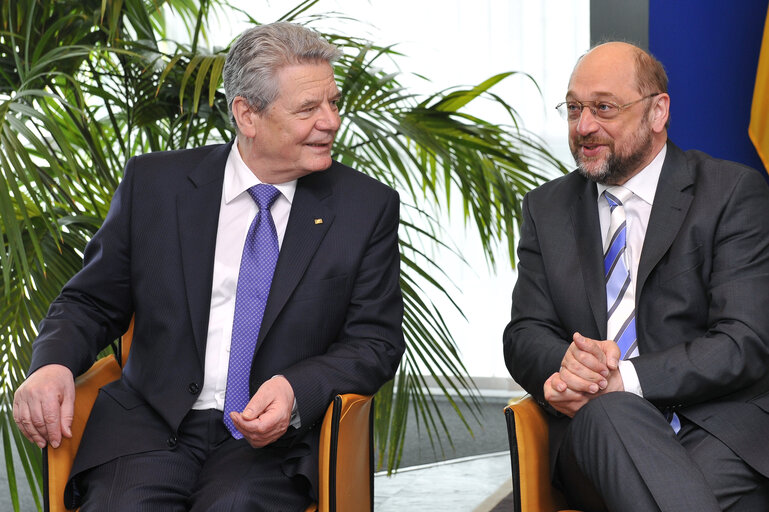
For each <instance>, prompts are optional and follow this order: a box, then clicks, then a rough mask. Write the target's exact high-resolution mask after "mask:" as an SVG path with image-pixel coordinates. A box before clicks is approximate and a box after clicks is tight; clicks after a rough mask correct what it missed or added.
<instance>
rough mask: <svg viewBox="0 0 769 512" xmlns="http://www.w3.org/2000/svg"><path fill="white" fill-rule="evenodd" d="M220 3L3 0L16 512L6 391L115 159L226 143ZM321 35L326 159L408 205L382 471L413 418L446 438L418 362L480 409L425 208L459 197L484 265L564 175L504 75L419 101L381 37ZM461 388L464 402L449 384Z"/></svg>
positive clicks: (3, 275) (91, 227) (1, 161)
mask: <svg viewBox="0 0 769 512" xmlns="http://www.w3.org/2000/svg"><path fill="white" fill-rule="evenodd" d="M317 1H318V0H304V1H303V2H302V3H300V4H299V5H297V6H296V7H295V8H294V9H292V10H291V11H290V12H288V13H287V14H286V15H284V16H283V17H281V19H282V20H288V21H300V22H303V23H307V24H310V25H312V24H313V23H314V22H315V21H317V19H318V18H320V17H321V15H318V14H315V15H313V14H310V13H309V12H310V10H312V8H313V7H314V6H315V4H316V3H317ZM225 7H227V6H226V3H225V0H201V2H200V4H199V5H196V4H195V3H194V2H190V1H189V0H163V1H160V0H155V1H153V2H150V1H147V0H16V1H15V2H4V3H3V4H2V8H1V11H0V173H2V177H1V178H0V229H1V230H2V250H0V264H1V265H2V272H0V287H1V288H2V293H3V299H4V300H3V301H2V303H0V313H1V315H0V365H1V369H2V375H3V376H4V378H3V379H2V381H0V430H1V431H2V438H3V447H4V451H5V455H6V470H7V473H8V477H9V484H10V491H11V499H12V501H13V504H14V507H15V508H16V509H18V507H19V501H18V487H17V484H16V481H17V475H16V474H15V469H14V465H13V463H12V460H11V454H12V453H13V450H16V452H17V453H18V455H19V458H20V460H21V464H22V467H23V470H24V472H25V476H26V479H27V480H28V481H29V482H30V487H31V488H32V490H33V496H34V497H35V500H36V502H37V506H38V508H39V507H40V497H39V489H40V488H41V477H40V474H41V456H40V451H39V450H38V449H37V447H36V446H34V445H32V444H31V443H28V442H27V441H26V440H24V439H23V438H22V437H21V435H20V434H19V433H18V431H17V430H16V428H15V427H14V425H13V419H12V415H11V405H12V398H13V392H14V390H15V389H16V387H17V386H18V385H19V384H20V382H21V381H22V380H23V378H24V372H25V370H26V368H27V367H28V364H29V359H30V353H31V342H32V340H33V339H34V337H35V333H36V327H35V326H36V324H37V322H38V321H39V320H40V319H41V318H42V317H43V316H44V314H45V312H46V309H47V307H48V304H49V303H50V302H51V300H53V299H54V297H55V296H56V294H57V293H58V291H59V290H60V289H61V287H62V286H63V284H64V283H65V282H66V280H67V279H68V278H69V277H70V276H71V275H72V274H73V273H74V272H76V271H77V269H78V268H79V265H80V258H81V255H82V251H83V248H84V246H85V244H86V242H87V241H88V239H89V238H90V237H91V235H93V233H94V232H95V230H96V229H97V228H98V227H99V225H100V224H101V222H102V220H103V218H104V216H105V214H106V212H107V209H108V206H109V201H110V197H111V195H112V193H113V192H114V189H115V187H116V186H117V183H118V181H119V179H120V176H121V173H122V169H123V166H124V164H125V162H126V160H127V159H128V158H129V157H130V156H132V155H133V154H137V153H142V152H148V151H157V150H165V149H176V148H183V147H191V146H197V145H202V144H205V143H212V142H219V141H226V140H229V139H230V138H231V137H232V136H233V132H232V128H231V127H230V125H229V121H228V116H227V106H226V102H225V99H224V94H223V93H222V91H221V88H220V83H221V71H222V66H223V64H224V58H225V55H226V49H222V50H218V51H212V50H210V49H209V48H207V47H206V46H204V45H203V44H202V43H203V42H204V41H205V40H206V25H207V19H208V16H209V15H210V14H211V13H212V12H213V11H214V10H215V9H222V8H225ZM169 13H173V14H174V15H175V18H174V19H175V20H177V21H178V20H179V19H181V20H182V21H183V24H184V26H185V27H186V32H187V34H186V35H187V36H188V37H189V39H188V41H187V42H179V41H172V40H169V38H168V32H167V28H168V26H169V24H168V19H167V16H168V14H169ZM243 15H244V16H245V15H246V14H245V13H243ZM249 19H250V18H249ZM250 21H251V22H252V23H258V22H257V21H256V20H254V19H250ZM177 24H178V23H177ZM324 35H325V37H326V38H327V39H328V40H329V41H331V42H333V43H334V44H336V45H338V46H339V47H341V48H342V49H343V51H344V56H343V57H342V59H341V60H340V62H339V63H338V65H337V66H336V69H335V72H336V76H337V80H338V83H339V85H340V89H341V91H342V95H343V103H342V105H341V109H340V111H341V116H342V120H343V122H342V128H341V129H340V131H339V134H338V136H337V142H336V145H335V151H336V154H335V158H336V159H337V160H340V161H341V162H343V163H345V164H347V165H350V166H352V167H355V168H357V169H359V170H361V171H362V172H365V173H367V174H370V175H372V176H374V177H376V178H377V179H379V180H381V181H383V182H385V183H388V184H390V185H392V186H394V187H396V188H397V189H399V190H400V191H401V192H402V194H401V195H402V198H403V202H404V207H403V209H402V217H403V218H402V222H401V224H402V225H401V228H402V229H401V237H400V247H401V261H402V268H403V271H402V277H401V285H402V288H403V291H404V296H405V303H406V313H405V319H404V331H405V335H406V339H407V345H408V349H407V352H406V356H405V357H404V359H403V362H402V364H401V367H400V369H399V372H398V375H397V376H396V379H395V380H394V382H391V383H390V384H389V385H387V386H385V387H384V388H383V389H382V390H381V391H380V393H379V397H378V400H377V402H376V403H377V411H376V424H375V436H376V445H377V452H378V459H379V461H380V465H383V466H385V467H387V468H388V469H389V470H392V469H393V468H396V467H397V465H398V461H399V459H400V454H401V450H402V446H403V437H404V433H405V424H406V418H407V415H408V414H409V413H410V412H411V413H413V414H415V415H416V417H417V419H418V421H419V422H420V424H424V425H425V427H426V428H425V431H426V432H427V433H428V436H429V438H430V441H431V443H432V442H437V443H438V444H439V445H440V443H441V436H440V435H436V434H440V433H441V432H446V427H445V424H444V423H443V418H442V416H441V413H440V411H439V410H438V409H437V407H436V403H435V397H433V395H432V394H431V393H430V392H428V391H426V389H427V385H426V384H427V383H426V378H425V377H424V374H425V373H427V374H429V376H430V377H432V380H433V381H434V383H435V384H437V385H438V386H439V387H440V389H441V390H442V391H443V393H444V394H446V396H448V397H449V400H451V401H452V404H453V405H454V408H455V410H456V412H457V414H459V415H460V416H462V412H461V409H460V408H459V407H458V404H457V403H455V402H454V401H453V399H452V398H451V396H453V395H458V396H462V397H465V396H469V398H461V399H460V400H463V401H465V404H466V405H469V406H470V407H471V409H470V410H473V409H472V406H473V405H477V395H476V394H474V393H472V391H473V390H474V385H473V383H472V381H471V380H470V379H469V377H468V376H467V372H466V371H465V368H464V366H463V364H462V362H461V360H460V357H459V354H458V351H457V348H456V345H455V343H454V340H453V338H452V335H451V333H450V332H449V330H448V328H447V326H446V324H445V322H444V320H443V316H442V315H443V314H446V312H445V311H443V312H442V311H440V310H439V309H438V308H437V307H436V306H435V304H434V302H433V301H431V300H430V299H429V298H428V297H430V296H432V297H435V296H436V294H442V295H444V296H445V297H448V298H449V300H450V299H451V288H450V285H451V281H450V278H449V276H447V275H445V274H444V273H443V272H442V271H441V265H440V262H438V261H435V258H434V256H433V253H432V249H433V248H434V247H436V246H445V244H444V243H443V242H442V232H441V230H440V225H439V223H438V222H437V220H436V219H437V215H438V214H440V213H441V212H442V211H444V210H445V209H446V208H447V207H448V205H449V202H450V200H451V197H452V194H458V198H459V201H460V203H461V206H462V208H463V211H464V215H465V218H466V219H467V221H468V222H469V223H470V224H472V226H474V227H475V228H476V229H477V231H478V233H479V234H480V238H481V241H482V245H483V249H484V251H485V254H486V255H487V257H488V260H489V262H490V263H492V264H493V263H494V258H493V254H494V252H493V250H494V249H495V247H496V244H498V243H499V242H503V243H504V242H506V243H507V247H508V250H509V255H510V259H511V261H512V258H513V247H514V241H515V236H514V235H515V233H516V229H517V223H518V220H519V214H520V204H521V199H522V196H523V194H524V193H525V192H526V191H527V190H529V189H530V188H532V187H533V186H534V185H536V184H537V183H539V182H541V181H542V180H543V179H545V176H546V175H548V174H552V172H553V171H564V170H565V169H564V167H563V165H562V164H561V163H559V162H558V161H557V159H555V158H554V157H553V156H551V154H550V153H549V152H548V151H547V149H546V148H545V147H544V145H543V144H542V143H541V142H540V141H539V140H538V139H537V138H536V137H533V136H531V135H529V134H527V133H526V132H525V131H524V130H523V129H522V128H520V127H519V120H518V118H517V115H516V113H515V111H514V110H513V109H512V108H511V107H510V106H509V105H508V104H506V103H505V102H504V101H503V100H502V99H501V98H499V97H497V96H495V95H494V94H493V93H492V92H491V91H490V89H491V88H492V86H493V85H494V84H496V83H497V82H499V81H500V80H503V79H505V78H506V77H507V76H508V75H509V73H508V74H503V75H499V76H495V77H492V78H490V79H489V80H487V81H485V82H483V83H481V84H479V85H477V86H475V87H471V88H453V89H449V90H446V91H441V92H438V93H436V94H433V95H430V96H427V97H418V96H415V95H413V94H411V93H410V92H409V91H408V90H406V89H404V88H403V87H402V86H401V84H400V83H399V79H398V75H397V74H391V73H388V72H386V71H383V70H384V69H387V67H388V66H390V67H392V60H393V59H397V58H398V54H397V52H396V51H395V50H394V49H393V48H391V47H381V46H377V45H375V44H373V43H371V42H369V41H366V40H363V39H358V38H354V37H349V36H346V35H343V34H335V33H325V34H324ZM479 97H486V98H490V99H491V100H492V101H494V102H496V103H497V104H498V105H500V106H501V107H502V108H504V109H505V110H506V111H507V112H508V113H509V115H510V121H511V122H510V125H509V126H496V125H494V124H491V123H489V122H486V121H484V120H483V119H480V118H477V117H474V116H472V115H470V114H468V113H466V112H464V111H463V109H464V108H465V107H466V106H467V105H468V104H469V103H471V102H472V101H474V100H476V99H477V98H479ZM448 248H449V249H450V250H453V248H452V247H448ZM456 312H459V311H458V308H457V311H456ZM459 313H461V312H459ZM468 390H469V391H471V393H470V394H469V395H468V394H467V393H459V391H468ZM463 421H465V423H466V424H467V426H468V428H469V423H468V422H467V419H465V418H463Z"/></svg>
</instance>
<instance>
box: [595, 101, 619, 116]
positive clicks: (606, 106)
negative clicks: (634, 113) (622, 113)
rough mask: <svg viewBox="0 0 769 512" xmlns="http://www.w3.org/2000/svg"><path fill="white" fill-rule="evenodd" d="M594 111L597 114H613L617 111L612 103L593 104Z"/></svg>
mask: <svg viewBox="0 0 769 512" xmlns="http://www.w3.org/2000/svg"><path fill="white" fill-rule="evenodd" d="M595 109H596V110H597V111H598V112H603V113H604V114H606V113H609V112H613V111H614V110H616V109H617V107H615V106H614V105H613V104H612V103H605V102H598V103H596V104H595Z"/></svg>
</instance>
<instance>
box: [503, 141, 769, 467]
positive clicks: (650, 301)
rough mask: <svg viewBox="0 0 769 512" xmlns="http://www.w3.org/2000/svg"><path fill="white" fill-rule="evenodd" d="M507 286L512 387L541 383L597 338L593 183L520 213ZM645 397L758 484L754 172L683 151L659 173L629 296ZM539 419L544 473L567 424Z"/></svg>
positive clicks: (764, 447)
mask: <svg viewBox="0 0 769 512" xmlns="http://www.w3.org/2000/svg"><path fill="white" fill-rule="evenodd" d="M518 257H519V263H518V281H517V283H516V286H515V290H514V292H513V306H512V318H511V321H510V323H509V324H508V326H507V328H506V329H505V333H504V353H505V361H506V363H507V366H508V369H509V370H510V373H511V375H512V376H513V378H514V379H515V380H516V381H517V382H518V383H520V384H521V385H522V386H523V387H524V388H525V389H526V390H527V391H528V392H529V393H531V394H532V395H533V396H534V397H535V398H536V399H537V400H538V401H539V402H540V403H541V404H543V405H545V406H546V403H545V401H544V395H543V384H544V382H545V380H546V379H547V378H548V377H549V376H550V375H551V374H553V373H554V372H556V371H558V369H559V367H560V362H561V360H562V358H563V356H564V354H565V352H566V348H567V347H568V345H569V342H570V341H571V336H572V334H573V333H574V332H575V331H579V332H581V333H582V334H583V335H585V336H587V337H590V338H595V339H606V292H605V287H604V278H603V267H602V248H601V233H600V227H599V221H598V209H597V191H596V187H595V184H593V183H592V182H589V181H588V180H586V179H585V178H583V177H582V176H581V175H579V174H578V173H576V172H573V173H571V174H569V175H567V176H564V177H562V178H558V179H556V180H554V181H552V182H550V183H547V184H545V185H543V186H541V187H539V188H537V189H536V190H534V191H532V192H531V193H529V194H528V195H527V196H526V198H525V199H524V204H523V224H522V227H521V236H520V242H519V248H518ZM636 330H637V335H638V345H639V349H640V356H639V357H637V358H635V359H633V364H634V365H635V368H636V370H637V372H638V377H639V380H640V383H641V387H642V390H643V395H644V397H645V398H646V399H648V400H649V401H650V402H651V403H652V404H654V405H655V406H656V407H657V408H659V409H660V410H662V411H663V412H666V411H668V410H674V411H677V412H678V413H679V414H682V415H683V416H685V417H686V418H688V419H690V420H691V421H693V422H694V423H696V424H698V425H700V426H701V427H702V428H704V429H706V430H707V431H708V432H710V433H711V434H713V435H715V436H716V437H718V438H719V439H721V440H722V441H723V442H724V443H726V444H727V445H728V446H729V447H730V448H732V450H734V451H735V452H736V453H737V454H739V455H740V457H742V458H743V460H745V461H746V462H747V463H748V464H750V465H751V466H752V467H753V468H755V469H756V470H758V471H759V472H760V473H762V474H764V475H767V476H769V443H767V442H766V439H767V438H766V436H767V433H769V188H767V186H766V183H765V181H764V180H763V179H762V177H761V176H760V175H759V174H758V173H757V172H756V171H755V170H753V169H749V168H746V167H744V166H741V165H738V164H735V163H732V162H726V161H723V160H716V159H713V158H711V157H709V156H707V155H705V154H704V153H701V152H698V151H687V152H683V151H681V150H680V149H679V148H677V147H676V146H675V145H674V144H672V143H671V142H668V151H667V155H666V158H665V162H664V164H663V167H662V173H661V175H660V180H659V185H658V187H657V192H656V196H655V199H654V205H653V207H652V212H651V217H650V219H649V226H648V229H647V232H646V238H645V241H644V246H643V250H642V253H641V259H640V262H639V269H638V281H637V284H636ZM546 408H547V409H548V410H549V411H550V412H551V413H553V414H552V416H551V436H550V442H551V452H550V453H551V462H553V461H554V458H555V456H556V455H557V450H558V447H559V446H560V441H561V436H562V432H563V430H564V429H565V427H566V426H567V424H568V421H569V420H568V418H566V417H565V416H562V415H559V414H557V413H555V411H554V410H553V409H551V408H549V407H547V406H546Z"/></svg>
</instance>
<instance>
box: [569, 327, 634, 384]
mask: <svg viewBox="0 0 769 512" xmlns="http://www.w3.org/2000/svg"><path fill="white" fill-rule="evenodd" d="M572 339H573V341H572V343H571V345H569V348H568V349H567V350H566V355H564V357H563V361H561V370H560V374H561V379H562V381H563V383H565V385H566V386H567V387H569V388H570V389H571V390H573V391H577V392H583V393H591V394H595V393H598V392H599V391H600V390H603V389H606V387H607V386H608V385H609V382H608V380H607V379H608V378H609V375H610V373H611V372H613V371H616V370H617V368H618V367H619V356H620V350H619V347H618V346H617V344H616V343H614V342H613V341H611V340H603V341H599V340H594V339H591V338H585V337H584V336H582V335H581V334H580V333H578V332H575V333H574V336H573V338H572Z"/></svg>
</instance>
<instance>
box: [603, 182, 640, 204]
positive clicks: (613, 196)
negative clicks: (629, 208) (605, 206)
mask: <svg viewBox="0 0 769 512" xmlns="http://www.w3.org/2000/svg"><path fill="white" fill-rule="evenodd" d="M632 195H633V193H632V192H631V191H630V190H628V189H626V188H625V187H620V186H614V187H608V188H607V189H606V190H605V191H604V193H603V196H604V197H605V198H606V202H608V203H609V206H610V207H611V208H612V210H613V209H614V207H615V206H622V205H623V204H624V203H625V202H626V201H627V200H628V199H630V196H632Z"/></svg>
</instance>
